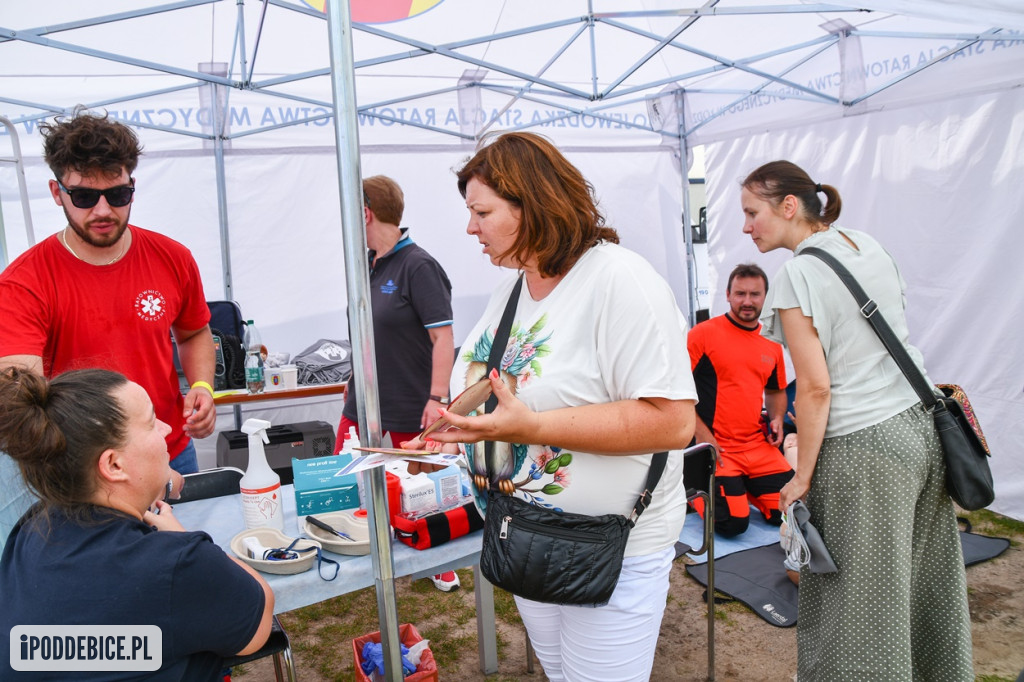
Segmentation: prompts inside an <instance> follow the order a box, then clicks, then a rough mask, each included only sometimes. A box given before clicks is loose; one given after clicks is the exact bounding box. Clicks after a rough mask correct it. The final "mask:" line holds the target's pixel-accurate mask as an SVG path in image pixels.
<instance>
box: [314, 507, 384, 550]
mask: <svg viewBox="0 0 1024 682" xmlns="http://www.w3.org/2000/svg"><path fill="white" fill-rule="evenodd" d="M316 518H318V519H319V520H321V521H323V522H324V523H326V524H327V525H329V526H331V527H333V528H337V529H338V530H339V531H341V532H342V533H345V534H346V535H350V536H352V538H353V539H355V542H350V541H348V540H343V539H342V538H339V537H338V536H337V535H334V534H333V533H328V532H327V531H326V530H324V529H323V528H317V527H316V526H314V525H313V524H312V523H310V522H309V517H308V516H307V517H305V519H304V521H303V530H304V532H305V533H306V535H308V536H310V537H311V538H314V539H315V540H316V541H317V542H319V543H320V544H321V545H322V546H323V548H324V549H326V550H327V551H328V552H334V553H335V554H369V553H370V524H369V523H368V522H367V520H366V517H363V518H358V517H356V515H355V514H354V513H353V512H351V511H335V512H326V513H323V514H316Z"/></svg>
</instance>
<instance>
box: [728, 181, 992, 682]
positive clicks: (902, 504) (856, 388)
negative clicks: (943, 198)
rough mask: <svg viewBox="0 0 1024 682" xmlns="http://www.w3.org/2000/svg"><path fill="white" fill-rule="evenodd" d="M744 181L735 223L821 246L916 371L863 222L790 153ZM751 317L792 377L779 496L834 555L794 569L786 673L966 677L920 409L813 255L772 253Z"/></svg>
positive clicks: (892, 277) (948, 506)
mask: <svg viewBox="0 0 1024 682" xmlns="http://www.w3.org/2000/svg"><path fill="white" fill-rule="evenodd" d="M742 186H743V190H742V204H743V212H744V214H745V216H746V219H745V221H744V225H743V231H744V232H745V233H747V234H749V235H750V236H751V238H752V239H753V240H754V244H756V245H757V248H758V249H759V250H760V251H761V252H762V253H763V252H767V251H772V250H774V249H780V248H785V249H790V250H791V251H793V252H794V254H796V255H797V256H799V255H800V253H801V252H802V251H803V250H804V249H805V248H807V247H811V246H814V247H817V248H820V249H822V250H823V251H826V252H828V253H830V254H831V255H833V256H834V257H835V258H836V259H838V260H839V261H840V262H841V263H842V264H843V265H844V266H846V268H847V269H848V270H849V271H850V272H851V273H852V274H853V276H854V277H855V278H856V279H857V281H858V282H859V283H860V284H861V286H862V287H863V288H864V290H865V291H866V292H867V293H868V295H869V296H870V297H871V298H872V299H873V300H874V301H875V303H877V304H878V314H881V315H882V317H884V318H885V320H886V322H888V323H889V326H891V327H892V329H893V332H894V333H895V335H896V337H897V338H898V339H899V340H900V341H901V342H902V343H903V345H904V346H905V347H906V349H907V352H908V353H909V354H910V356H911V358H913V360H914V362H915V363H916V364H917V365H918V367H919V368H921V370H922V372H923V366H924V363H923V359H922V357H921V354H920V352H919V351H918V350H917V349H916V348H914V347H913V346H911V345H910V344H909V342H908V331H907V321H906V316H905V315H904V303H905V300H904V295H903V289H904V282H903V279H902V277H901V276H900V273H899V270H898V269H897V267H896V263H895V261H893V259H892V257H891V256H890V255H889V254H888V253H887V252H886V251H885V249H883V248H882V247H881V245H879V243H878V242H877V241H876V240H875V239H873V238H872V237H870V236H868V235H867V234H865V233H863V232H858V231H856V230H849V229H846V228H841V227H838V226H836V225H834V222H835V221H836V220H837V219H838V218H839V211H840V209H841V207H842V204H841V201H840V198H839V192H838V191H837V190H836V189H835V188H834V187H832V186H830V185H821V184H817V183H815V182H814V181H813V180H811V178H810V177H809V176H808V175H807V173H805V172H804V171H803V170H802V169H800V168H799V167H797V166H796V165H794V164H792V163H790V162H788V161H773V162H771V163H768V164H765V165H764V166H761V167H760V168H758V169H757V170H755V171H754V172H753V173H751V174H750V175H749V176H747V178H746V179H745V180H744V181H743V183H742ZM819 194H823V195H824V196H825V199H826V203H825V205H824V207H823V206H822V202H821V199H820V198H819ZM761 322H762V323H763V326H762V331H761V333H762V334H763V335H764V336H767V337H768V338H771V339H773V340H775V341H778V342H780V343H782V344H784V345H785V346H787V347H788V348H789V352H790V355H791V356H792V358H793V364H794V367H795V369H796V376H797V377H798V378H799V381H798V383H797V393H796V404H797V405H798V406H799V411H798V420H799V421H798V423H797V427H798V428H797V445H798V447H797V459H798V463H797V468H796V475H795V476H794V477H793V479H792V480H791V481H790V482H789V483H788V484H787V485H786V486H785V487H784V488H783V489H782V491H781V496H780V500H779V508H780V509H781V510H782V511H785V510H786V508H787V507H788V506H789V505H790V504H791V503H792V502H794V501H795V500H797V499H800V498H806V502H807V507H808V509H809V510H810V512H811V521H812V523H813V524H814V526H815V527H816V528H817V529H818V531H819V532H820V533H821V536H822V538H823V539H824V541H825V545H826V547H827V548H828V551H829V554H831V556H832V558H833V560H834V561H835V563H836V566H838V568H839V570H838V572H836V573H811V572H809V571H808V570H807V569H806V567H805V568H804V569H803V570H802V571H801V574H800V618H799V622H798V625H797V652H798V656H797V657H798V670H797V677H798V678H799V679H800V680H801V682H803V681H804V680H842V681H845V680H911V679H914V680H973V679H974V675H973V672H972V662H971V630H970V617H969V614H968V610H967V588H966V578H965V575H964V564H963V557H962V554H961V547H960V537H959V533H958V529H957V523H956V516H955V514H954V510H953V504H952V501H951V500H950V498H949V495H948V494H947V493H946V488H945V483H944V480H945V465H944V463H943V458H942V447H941V444H940V443H939V439H938V436H937V435H936V433H935V426H934V422H933V420H932V416H931V414H929V413H928V411H927V410H926V409H925V408H924V406H923V405H922V404H921V402H920V400H919V399H918V397H917V394H916V393H915V392H914V390H913V389H912V388H911V386H910V383H909V381H907V379H906V377H905V376H904V375H903V373H902V372H901V371H900V369H899V367H898V366H897V365H896V363H895V361H894V360H893V359H892V357H891V356H890V355H889V352H888V351H887V350H886V348H885V346H884V345H882V342H881V341H880V340H879V339H878V337H877V335H876V334H875V332H874V330H873V329H872V327H871V325H870V324H869V323H868V321H867V320H866V319H865V318H864V317H863V315H862V314H861V313H860V309H859V306H858V305H857V303H856V301H855V299H854V298H853V295H852V294H851V293H850V292H849V290H848V289H847V288H846V286H845V285H844V284H843V283H842V281H841V280H840V279H839V277H838V276H837V275H836V273H835V272H834V271H833V270H832V269H831V268H830V267H829V266H828V265H827V264H825V263H824V262H823V261H821V260H819V259H818V258H814V257H812V256H808V257H806V258H800V257H797V258H793V259H792V260H790V261H788V262H787V263H786V264H785V265H783V267H782V269H781V270H780V271H779V273H778V274H777V275H776V276H775V279H774V280H773V281H772V288H771V291H770V292H769V293H768V297H767V299H766V301H765V305H764V309H763V311H762V313H761Z"/></svg>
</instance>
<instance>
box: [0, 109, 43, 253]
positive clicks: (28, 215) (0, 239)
mask: <svg viewBox="0 0 1024 682" xmlns="http://www.w3.org/2000/svg"><path fill="white" fill-rule="evenodd" d="M0 124H3V126H4V127H5V128H7V132H8V135H9V136H10V139H11V151H12V152H13V155H12V158H10V159H5V158H0V162H11V163H13V164H14V175H15V176H16V177H17V178H18V194H19V195H20V196H21V214H22V215H23V216H24V217H25V236H26V238H27V239H28V245H29V246H33V245H34V244H35V243H36V233H35V230H34V229H33V228H32V211H31V209H30V207H29V203H28V183H27V182H26V181H25V162H24V158H23V157H22V155H21V143H20V142H18V130H17V129H16V128H15V127H14V124H13V123H11V119H9V118H7V117H6V116H0ZM6 267H7V233H6V232H4V223H3V215H2V214H0V270H2V269H3V268H6Z"/></svg>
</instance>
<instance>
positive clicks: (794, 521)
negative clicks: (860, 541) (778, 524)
mask: <svg viewBox="0 0 1024 682" xmlns="http://www.w3.org/2000/svg"><path fill="white" fill-rule="evenodd" d="M786 516H787V518H788V520H789V527H790V531H791V532H793V533H799V535H800V536H801V537H802V539H803V542H802V543H801V544H803V545H804V546H805V547H806V548H807V553H808V555H809V557H807V561H806V562H801V563H806V565H807V568H808V570H810V571H811V573H835V572H836V571H838V570H839V569H838V568H836V563H835V562H834V561H832V555H830V554H829V553H828V548H826V547H825V541H824V540H822V539H821V534H820V533H819V532H818V529H817V528H815V527H814V526H813V525H811V511H810V510H809V509H808V508H807V505H805V504H804V503H803V502H802V501H800V500H797V501H796V502H794V503H793V504H791V505H789V510H788V513H787V515H786Z"/></svg>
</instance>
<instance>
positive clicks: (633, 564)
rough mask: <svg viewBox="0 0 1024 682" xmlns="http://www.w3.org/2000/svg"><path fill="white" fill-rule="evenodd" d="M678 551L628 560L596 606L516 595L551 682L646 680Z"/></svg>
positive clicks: (641, 681)
mask: <svg viewBox="0 0 1024 682" xmlns="http://www.w3.org/2000/svg"><path fill="white" fill-rule="evenodd" d="M674 558H675V549H674V548H672V547H669V548H668V549H666V550H663V551H660V552H656V553H654V554H645V555H643V556H634V557H626V558H625V559H623V561H622V573H621V574H620V575H619V582H618V584H617V585H616V586H615V592H613V593H612V598H611V600H609V602H608V603H607V604H606V605H604V606H600V607H597V608H593V607H588V606H558V605H556V604H542V603H540V602H535V601H530V600H529V599H523V598H521V597H516V605H517V606H518V607H519V615H520V616H521V617H522V619H523V623H524V624H525V625H526V631H527V633H528V634H529V636H530V642H531V643H532V644H533V648H534V651H536V653H537V658H538V660H540V663H541V665H542V666H544V673H545V674H546V675H547V677H548V679H549V680H550V681H551V682H563V680H564V681H565V682H630V681H633V680H636V682H646V680H648V679H650V676H651V667H652V666H653V665H654V649H655V647H656V645H657V644H658V632H659V631H660V630H661V617H662V615H663V614H664V612H665V602H666V600H667V598H668V577H669V572H670V571H671V570H672V560H673V559H674Z"/></svg>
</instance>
